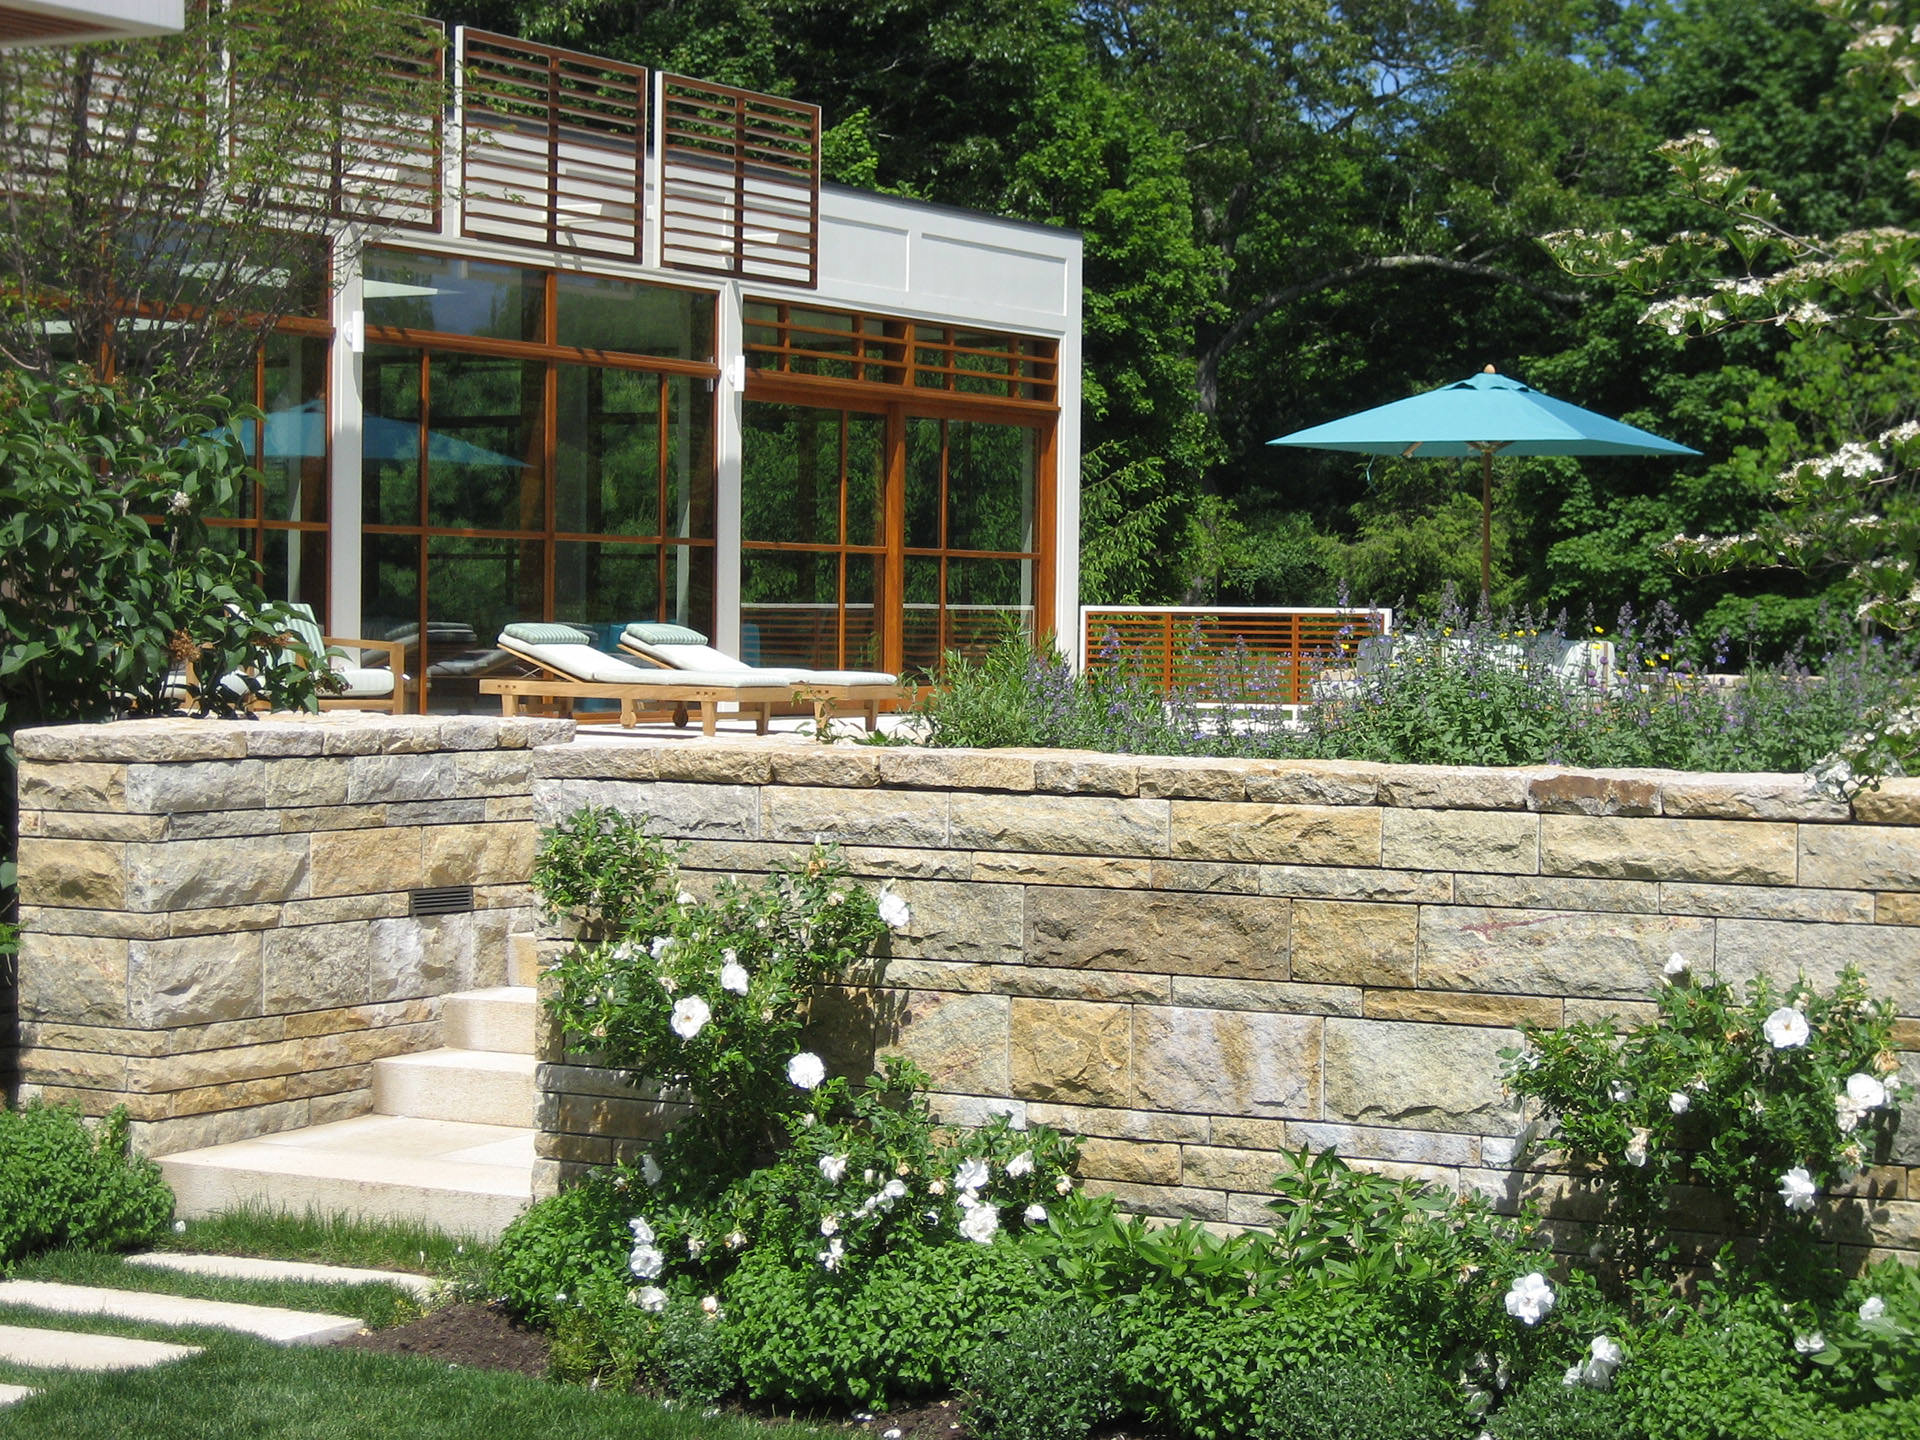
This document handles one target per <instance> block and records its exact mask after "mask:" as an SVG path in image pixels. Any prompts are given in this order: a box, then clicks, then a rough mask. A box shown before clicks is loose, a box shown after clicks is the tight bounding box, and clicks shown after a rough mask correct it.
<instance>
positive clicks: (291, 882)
mask: <svg viewBox="0 0 1920 1440" xmlns="http://www.w3.org/2000/svg"><path fill="white" fill-rule="evenodd" d="M127 876H128V883H127V892H128V900H129V903H130V905H131V906H132V907H133V908H136V909H142V910H188V909H212V908H216V907H219V906H227V905H262V904H272V903H276V902H281V901H286V900H295V899H299V898H301V897H303V896H305V895H306V894H308V893H309V892H308V889H307V838H306V837H305V836H304V835H259V836H253V837H250V838H248V839H245V840H175V841H170V842H168V843H167V844H164V845H130V846H128V847H127Z"/></svg>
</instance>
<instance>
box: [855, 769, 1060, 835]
mask: <svg viewBox="0 0 1920 1440" xmlns="http://www.w3.org/2000/svg"><path fill="white" fill-rule="evenodd" d="M879 755H880V783H881V784H882V785H899V786H906V787H917V788H920V789H926V790H1008V791H1014V792H1028V791H1031V790H1032V789H1033V765H1034V762H1033V758H1032V757H1031V756H1028V755H1018V754H1007V753H1005V752H1002V751H996V750H917V749H900V750H882V751H880V752H879ZM956 843H957V842H956Z"/></svg>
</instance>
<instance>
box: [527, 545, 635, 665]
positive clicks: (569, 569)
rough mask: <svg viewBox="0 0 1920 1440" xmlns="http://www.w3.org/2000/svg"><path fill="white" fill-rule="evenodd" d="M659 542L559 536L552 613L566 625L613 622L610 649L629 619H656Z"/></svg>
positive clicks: (601, 624)
mask: <svg viewBox="0 0 1920 1440" xmlns="http://www.w3.org/2000/svg"><path fill="white" fill-rule="evenodd" d="M659 611H660V547H659V546H658V545H620V544H609V545H590V544H587V543H585V542H584V541H577V540H561V541H557V542H556V543H555V544H554V547H553V613H554V617H555V618H556V619H558V620H560V621H561V622H562V623H564V624H568V625H575V624H578V625H600V626H610V627H611V631H610V633H609V634H607V635H606V636H604V637H603V639H604V641H605V647H604V648H606V649H608V650H611V649H612V648H613V646H614V645H616V644H617V643H618V642H619V638H620V631H622V630H624V629H625V628H626V626H627V624H628V622H629V621H633V620H653V619H657V618H658V616H659Z"/></svg>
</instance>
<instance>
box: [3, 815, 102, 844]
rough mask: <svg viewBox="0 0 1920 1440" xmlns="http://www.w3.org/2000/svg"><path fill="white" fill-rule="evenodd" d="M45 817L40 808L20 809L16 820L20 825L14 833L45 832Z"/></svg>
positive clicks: (30, 833) (37, 833) (36, 833)
mask: <svg viewBox="0 0 1920 1440" xmlns="http://www.w3.org/2000/svg"><path fill="white" fill-rule="evenodd" d="M45 819H46V816H45V815H44V814H43V813H42V812H41V811H39V810H23V811H20V812H19V814H18V817H17V818H16V820H15V822H14V823H15V825H16V826H17V827H18V828H17V829H16V831H15V832H14V833H15V834H18V835H40V834H44V833H45V831H44V828H43V823H44V821H45ZM81 838H85V837H81Z"/></svg>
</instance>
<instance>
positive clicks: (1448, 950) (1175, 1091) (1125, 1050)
mask: <svg viewBox="0 0 1920 1440" xmlns="http://www.w3.org/2000/svg"><path fill="white" fill-rule="evenodd" d="M534 766H535V780H534V799H535V806H536V810H537V812H538V814H539V815H540V817H541V818H542V819H543V820H550V819H552V818H554V817H556V816H558V815H562V814H565V813H567V812H569V811H571V810H572V809H574V808H575V807H577V806H579V805H581V804H584V803H588V802H593V803H597V804H614V805H617V806H619V807H621V808H622V809H625V810H628V811H632V812H635V813H639V814H645V815H648V816H650V817H652V819H653V821H654V822H655V826H656V828H657V829H658V830H660V831H661V832H663V833H665V834H667V835H670V836H673V837H677V838H679V839H681V840H683V841H685V842H686V846H687V855H686V863H687V865H688V866H689V868H690V872H691V873H692V874H693V875H694V877H695V879H694V881H693V883H695V884H696V886H697V885H698V884H699V883H702V882H701V881H700V879H699V877H700V876H705V877H706V880H707V882H709V883H710V881H711V880H712V879H713V878H715V877H718V876H719V875H722V874H746V873H753V872H759V871H763V870H765V869H766V868H767V867H768V866H769V865H771V864H773V863H774V862H776V861H780V860H790V859H792V858H794V857H797V856H800V855H802V854H804V853H805V850H806V847H807V845H808V844H809V843H810V842H811V841H812V840H813V839H814V838H815V837H820V838H823V839H827V840H832V841H836V842H838V843H840V844H841V845H842V846H844V847H845V849H846V854H847V858H848V860H849V861H850V863H851V865H852V868H853V870H854V871H855V872H856V873H857V874H859V875H862V876H869V877H874V878H876V879H884V880H886V881H888V882H889V883H891V884H892V886H893V888H894V889H896V890H897V891H898V892H899V893H900V894H901V895H903V896H904V897H905V898H906V899H907V901H908V902H909V904H910V905H911V907H912V911H913V923H912V925H911V927H910V929H909V931H908V932H907V933H906V934H905V935H902V936H897V937H895V939H894V941H893V959H892V961H891V963H890V965H889V969H888V981H889V984H890V986H891V987H893V989H892V992H891V994H890V995H889V996H888V997H885V1000H886V1002H887V1003H885V1004H883V1005H882V1006H881V1007H880V1008H881V1009H882V1010H883V1011H890V1012H891V1013H892V1014H893V1016H894V1017H895V1020H894V1023H892V1024H891V1025H890V1026H889V1027H886V1028H882V1029H878V1030H876V1029H875V1028H874V1027H872V1026H870V1025H869V1024H868V1023H867V1022H866V1021H865V1020H864V1019H862V1018H861V1017H862V1016H864V1015H866V1014H869V1013H871V1007H867V1008H865V1009H863V1008H862V1007H861V1006H859V1005H855V1004H848V1003H838V1009H837V1013H835V1014H833V1015H832V1016H831V1017H830V1020H829V1022H828V1023H827V1024H825V1025H824V1026H823V1028H822V1031H821V1037H822V1039H821V1044H822V1048H823V1049H825V1050H827V1051H828V1052H829V1053H830V1055H831V1057H832V1058H833V1059H834V1060H835V1061H836V1062H837V1063H838V1064H839V1065H841V1066H842V1067H849V1068H851V1067H858V1066H861V1065H864V1064H868V1063H870V1062H871V1059H872V1057H873V1055H874V1054H875V1053H879V1052H885V1051H888V1050H891V1051H897V1052H899V1053H903V1054H905V1055H908V1056H910V1057H911V1058H913V1059H914V1060H915V1061H917V1062H918V1063H919V1064H920V1065H921V1066H922V1067H924V1068H925V1069H926V1070H928V1071H929V1072H930V1073H931V1074H932V1075H933V1077H934V1087H935V1092H936V1093H935V1095H934V1103H935V1107H936V1110H937V1112H938V1113H940V1114H941V1115H943V1116H945V1117H947V1118H949V1119H951V1120H954V1121H958V1122H973V1121H979V1120H981V1119H982V1118H984V1117H985V1116H987V1115H989V1114H991V1113H993V1112H996V1111H1007V1112H1011V1113H1012V1114H1014V1115H1015V1116H1018V1117H1024V1119H1026V1120H1028V1121H1034V1122H1045V1123H1047V1124H1049V1125H1054V1126H1059V1127H1061V1128H1063V1129H1066V1130H1070V1131H1073V1132H1075V1133H1077V1134H1079V1135H1081V1136H1083V1137H1085V1140H1084V1148H1083V1151H1082V1156H1083V1166H1082V1169H1083V1173H1084V1174H1086V1175H1087V1176H1089V1177H1090V1178H1091V1183H1092V1184H1093V1185H1094V1186H1095V1188H1098V1189H1102V1190H1106V1191H1109V1192H1111V1193H1113V1194H1115V1195H1117V1196H1119V1197H1120V1198H1121V1199H1122V1200H1123V1201H1124V1202H1125V1203H1127V1204H1128V1205H1130V1206H1133V1207H1135V1208H1139V1209H1142V1210H1146V1211H1148V1212H1151V1213H1156V1214H1160V1215H1167V1216H1192V1217H1196V1218H1199V1219H1202V1220H1206V1221H1218V1222H1230V1223H1257V1222H1259V1221H1261V1220H1262V1219H1263V1218H1265V1212H1264V1210H1263V1208H1262V1202H1263V1200H1264V1198H1265V1196H1266V1194H1267V1193H1268V1190H1267V1182H1268V1178H1269V1176H1270V1175H1271V1174H1272V1172H1273V1170H1274V1168H1275V1166H1274V1151H1275V1150H1276V1149H1278V1148H1280V1147H1282V1146H1299V1145H1301V1144H1312V1145H1315V1146H1333V1147H1337V1148H1338V1149H1339V1150H1340V1152H1341V1153H1342V1154H1344V1155H1346V1156H1348V1157H1350V1158H1354V1159H1358V1160H1362V1161H1366V1162H1369V1163H1375V1164H1378V1165H1379V1166H1381V1167H1382V1168H1386V1169H1389V1170H1393V1171H1396V1172H1407V1173H1416V1174H1420V1175H1423V1176H1427V1177H1430V1178H1435V1179H1439V1180H1442V1181H1444V1182H1445V1183H1447V1184H1449V1185H1453V1186H1456V1187H1458V1188H1460V1189H1462V1190H1477V1191H1481V1192H1485V1193H1487V1194H1490V1195H1492V1196H1494V1197H1496V1198H1497V1199H1498V1200H1500V1201H1501V1202H1502V1203H1512V1202H1513V1201H1514V1199H1515V1197H1516V1196H1517V1194H1518V1193H1519V1191H1520V1188H1521V1180H1522V1178H1524V1177H1521V1176H1517V1175H1516V1174H1515V1173H1514V1172H1512V1171H1510V1170H1509V1169H1508V1168H1507V1167H1508V1162H1509V1160H1510V1158H1511V1157H1512V1155H1513V1152H1514V1149H1515V1141H1514V1138H1513V1137H1514V1133H1515V1130H1516V1124H1517V1121H1516V1116H1515V1112H1514V1110H1513V1108H1512V1106H1511V1103H1510V1102H1509V1100H1508V1099H1507V1098H1506V1097H1504V1096H1503V1095H1502V1093H1501V1088H1500V1084H1499V1079H1498V1074H1499V1068H1500V1051H1501V1050H1502V1049H1503V1048H1505V1047H1507V1046H1511V1045H1514V1044H1515V1043H1517V1042H1518V1040H1519V1038H1520V1037H1519V1032H1518V1031H1517V1030H1516V1029H1515V1028H1514V1027H1515V1026H1517V1025H1518V1024H1520V1023H1522V1022H1534V1023H1540V1024H1549V1025H1551V1024H1559V1023H1562V1022H1564V1021H1572V1020H1581V1019H1593V1018H1606V1017H1620V1018H1623V1019H1625V1018H1632V1017H1636V1016H1639V1015H1643V1014H1647V1013H1650V1011H1651V1008H1652V1007H1651V1006H1650V1005H1649V1004H1648V1003H1647V997H1648V995H1649V993H1650V992H1651V990H1652V988H1653V987H1654V986H1655V985H1657V984H1658V983H1660V975H1661V970H1662V967H1663V966H1664V965H1665V963H1666V961H1667V958H1668V957H1669V956H1670V955H1672V954H1674V953H1676V952H1677V953H1679V954H1682V955H1685V956H1686V957H1687V958H1688V959H1689V960H1690V961H1691V962H1692V963H1693V964H1694V966H1695V967H1696V968H1698V969H1700V970H1702V971H1705V970H1708V969H1718V970H1719V972H1720V973H1721V974H1722V975H1724V976H1726V977H1728V978H1729V979H1733V980H1736V981H1741V980H1745V979H1746V978H1748V977H1750V976H1754V975H1759V974H1765V975H1769V976H1772V977H1774V978H1775V979H1777V980H1781V981H1787V980H1791V979H1792V978H1793V976H1794V974H1795V973H1796V971H1800V970H1805V971H1806V972H1807V973H1808V974H1809V975H1810V976H1812V977H1814V978H1816V979H1818V980H1820V981H1822V982H1826V981H1830V980H1831V979H1832V978H1833V976H1834V975H1835V974H1836V973H1837V972H1838V971H1839V969H1840V968H1841V966H1842V965H1844V964H1846V963H1848V962H1851V963H1853V964H1855V965H1857V966H1858V967H1859V968H1860V969H1861V970H1862V971H1863V972H1864V973H1865V975H1866V978H1867V981H1868V983H1869V984H1870V985H1871V986H1872V987H1873V989H1874V990H1875V991H1877V992H1879V993H1881V994H1885V995H1891V996H1893V997H1894V998H1895V1000H1896V1002H1897V1006H1898V1009H1899V1013H1900V1015H1901V1016H1902V1019H1901V1021H1900V1025H1899V1031H1898V1040H1897V1043H1898V1044H1899V1045H1900V1046H1901V1047H1902V1049H1903V1050H1904V1051H1906V1052H1909V1053H1907V1054H1905V1056H1904V1058H1905V1060H1906V1061H1907V1066H1908V1068H1907V1071H1906V1073H1907V1075H1908V1077H1909V1080H1910V1082H1911V1081H1912V1080H1914V1079H1916V1078H1920V1054H1914V1053H1910V1052H1915V1051H1920V782H1914V781H1898V782H1890V783H1889V784H1888V785H1887V786H1886V787H1885V788H1884V789H1882V790H1881V791H1880V792H1878V793H1869V794H1866V795H1863V796H1861V797H1860V798H1859V800H1857V801H1856V802H1855V803H1854V804H1853V805H1851V806H1848V805H1847V804H1844V803H1841V802H1837V801H1834V800H1830V799H1826V798H1823V797H1821V796H1819V795H1818V794H1815V793H1814V792H1812V791H1811V790H1810V789H1809V788H1808V787H1807V786H1806V784H1805V782H1804V781H1803V780H1801V779H1800V778H1799V777H1787V776H1766V775H1758V776H1713V775H1680V774H1668V773H1659V772H1593V773H1582V772H1570V771H1565V770H1556V769H1513V770H1492V769H1488V770H1469V769H1459V770H1454V769H1434V768H1424V767H1389V766H1374V765H1361V764H1343V763H1306V762H1301V763H1278V762H1273V763H1270V762H1254V761H1245V762H1234V761H1183V760H1162V759H1136V758H1132V757H1116V756H1107V755H1096V754H1078V753H1063V752H1057V751H1039V752H1008V751H1001V752H967V751H944V752H943V751H932V752H929V751H920V750H910V749H875V748H865V747H861V748H848V747H835V748H823V747H818V746H807V745H798V744H795V743H792V742H791V741H785V742H783V741H781V740H778V739H774V740H768V741H757V742H752V741H739V742H721V743H717V744H714V743H709V744H686V743H679V742H667V743H653V744H650V743H647V742H645V741H636V740H634V739H632V738H629V737H621V738H620V739H619V740H618V741H609V742H604V743H602V742H589V741H586V740H584V739H583V740H581V741H579V742H576V743H573V744H570V745H566V746H562V747H556V748H549V749H542V750H540V751H537V752H536V753H535V756H534ZM548 938H549V941H550V942H552V937H548ZM851 998H852V997H839V1000H840V1001H841V1002H844V1001H847V1000H849V999H851ZM836 1003H837V1002H836ZM834 1008H835V1006H834V1005H832V1004H830V1005H829V1007H828V1009H829V1010H834ZM543 1047H544V1048H543V1058H544V1059H545V1061H546V1062H547V1063H545V1064H544V1065H543V1066H542V1069H541V1080H540V1083H541V1086H542V1090H543V1095H542V1102H541V1111H540V1114H541V1124H542V1128H543V1132H544V1133H543V1134H542V1136H541V1139H540V1145H541V1154H542V1156H543V1157H544V1161H543V1166H544V1172H543V1181H544V1183H546V1184H548V1185H551V1184H553V1183H557V1182H558V1181H560V1180H562V1179H564V1178H566V1177H567V1176H568V1175H569V1174H570V1173H572V1172H574V1171H577V1170H578V1169H579V1168H580V1167H582V1166H586V1165H590V1164H598V1163H605V1162H607V1161H608V1160H610V1159H611V1158H613V1157H614V1156H615V1155H616V1154H620V1153H626V1152H631V1150H632V1149H633V1148H634V1147H633V1143H632V1142H633V1140H634V1138H635V1137H638V1136H643V1135H645V1134H648V1133H650V1132H651V1131H652V1130H653V1129H655V1128H657V1125H658V1123H659V1119H660V1117H659V1116H658V1114H656V1113H655V1110H654V1107H651V1106H650V1105H648V1104H647V1103H646V1102H645V1101H643V1100H642V1099H639V1098H636V1097H635V1095H634V1092H633V1091H632V1090H630V1089H628V1088H626V1087H624V1086H622V1085H621V1084H620V1083H619V1081H618V1079H617V1077H614V1076H611V1075H609V1074H607V1073H606V1072H604V1071H598V1070H595V1069H593V1068H592V1067H591V1066H589V1065H586V1064H583V1063H580V1062H579V1060H578V1059H577V1057H576V1058H572V1059H569V1058H568V1057H564V1056H562V1055H561V1054H559V1053H558V1050H557V1048H556V1045H555V1037H554V1036H552V1035H551V1034H550V1033H549V1034H548V1035H547V1037H546V1038H545V1040H544V1041H543ZM1909 1093H1910V1094H1911V1093H1913V1092H1912V1091H1910V1092H1909ZM1909 1167H1920V1105H1915V1106H1910V1107H1909V1111H1908V1116H1907V1118H1906V1120H1905V1122H1904V1124H1903V1126H1902V1129H1901V1131H1900V1133H1899V1135H1898V1136H1897V1138H1896V1142H1895V1146H1894V1149H1893V1153H1892V1154H1891V1156H1890V1157H1889V1163H1888V1164H1885V1165H1882V1166H1879V1167H1877V1168H1875V1169H1873V1170H1872V1171H1870V1172H1868V1174H1867V1175H1866V1176H1864V1177H1863V1179H1862V1181H1861V1182H1860V1184H1859V1185H1858V1186H1857V1187H1856V1189H1857V1192H1858V1195H1859V1197H1860V1201H1859V1203H1858V1204H1855V1205H1852V1206H1849V1207H1846V1214H1845V1215H1844V1217H1840V1218H1839V1219H1837V1220H1836V1223H1839V1224H1841V1225H1842V1226H1843V1228H1842V1230H1841V1231H1840V1232H1839V1238H1841V1239H1843V1240H1845V1241H1848V1242H1850V1243H1853V1244H1856V1245H1864V1244H1867V1243H1869V1241H1871V1243H1873V1244H1875V1245H1878V1246H1881V1247H1886V1248H1892V1249H1899V1250H1905V1251H1913V1250H1920V1168H1909ZM1535 1178H1536V1179H1537V1178H1538V1177H1535ZM1869 1227H1870V1229H1869Z"/></svg>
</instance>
